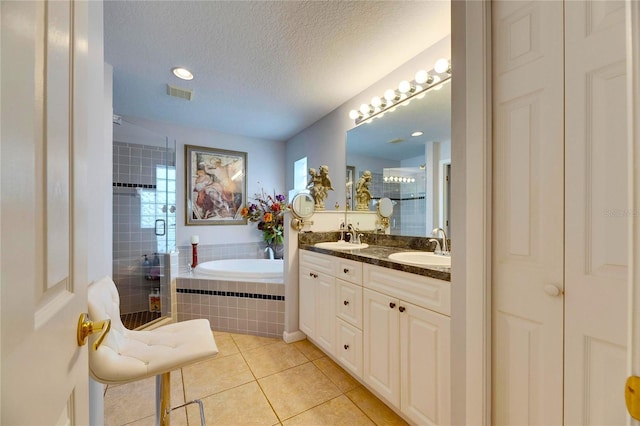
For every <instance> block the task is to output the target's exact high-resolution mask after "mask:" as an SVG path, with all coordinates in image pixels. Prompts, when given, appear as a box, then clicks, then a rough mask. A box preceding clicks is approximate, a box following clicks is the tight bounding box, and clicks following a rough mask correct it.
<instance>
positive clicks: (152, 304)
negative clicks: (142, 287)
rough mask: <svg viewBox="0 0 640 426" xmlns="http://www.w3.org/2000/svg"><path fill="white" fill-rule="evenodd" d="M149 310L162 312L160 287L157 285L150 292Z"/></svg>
mask: <svg viewBox="0 0 640 426" xmlns="http://www.w3.org/2000/svg"><path fill="white" fill-rule="evenodd" d="M149 312H161V305H160V289H159V288H157V287H155V288H153V290H152V291H151V293H150V294H149Z"/></svg>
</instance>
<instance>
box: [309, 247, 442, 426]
mask: <svg viewBox="0 0 640 426" xmlns="http://www.w3.org/2000/svg"><path fill="white" fill-rule="evenodd" d="M300 237H301V238H300V244H299V302H300V318H299V320H300V323H299V324H300V329H301V330H302V331H303V332H304V333H305V334H306V335H307V337H308V338H309V339H310V340H311V341H313V342H314V343H315V344H316V345H317V346H318V347H319V348H320V349H322V350H323V351H324V352H325V353H326V354H328V355H329V356H331V357H332V358H333V359H334V360H335V361H336V362H338V363H339V364H340V365H341V366H342V367H343V368H344V369H345V370H347V371H348V372H350V373H351V374H352V375H353V376H354V377H355V378H357V379H358V380H359V381H360V382H362V383H363V384H365V385H366V386H367V387H368V388H369V389H371V390H372V391H374V392H375V393H376V394H377V395H378V396H379V397H381V398H382V399H383V400H384V401H385V402H386V403H387V404H388V405H389V406H391V407H392V408H393V409H394V410H396V411H397V412H398V413H400V414H402V415H403V416H404V417H405V418H406V419H407V420H409V421H410V422H412V423H415V424H420V425H423V424H428V425H436V424H449V423H450V323H451V318H450V316H451V303H450V294H451V292H450V276H451V275H450V268H448V267H431V266H429V267H421V266H412V265H407V264H403V263H398V262H394V261H392V260H390V259H389V255H390V254H392V253H395V252H401V251H402V252H404V251H407V248H406V247H400V246H398V247H388V246H382V245H374V244H370V245H369V247H367V248H364V249H357V250H331V249H326V248H319V247H316V246H315V245H314V243H313V239H314V237H313V236H310V235H306V236H303V235H300ZM305 238H306V239H307V240H306V241H305ZM316 238H317V237H316Z"/></svg>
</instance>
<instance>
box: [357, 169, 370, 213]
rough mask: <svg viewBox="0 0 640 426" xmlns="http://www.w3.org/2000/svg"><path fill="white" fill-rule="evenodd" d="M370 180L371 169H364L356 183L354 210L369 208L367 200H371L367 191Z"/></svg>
mask: <svg viewBox="0 0 640 426" xmlns="http://www.w3.org/2000/svg"><path fill="white" fill-rule="evenodd" d="M370 181H371V171H369V170H365V171H364V172H363V173H362V176H361V177H360V179H358V183H357V185H356V199H357V200H358V205H357V206H356V210H369V201H371V192H369V182H370Z"/></svg>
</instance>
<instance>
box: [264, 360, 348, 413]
mask: <svg viewBox="0 0 640 426" xmlns="http://www.w3.org/2000/svg"><path fill="white" fill-rule="evenodd" d="M258 383H259V384H260V387H262V390H263V391H264V394H265V395H266V396H267V399H269V402H271V405H272V406H273V408H274V410H275V411H276V413H277V414H278V417H279V418H280V420H284V419H288V418H290V417H293V416H295V415H297V414H300V413H302V412H303V411H306V410H308V409H309V408H312V407H315V406H316V405H320V404H322V403H324V402H326V401H328V400H330V399H332V398H335V397H336V396H338V395H340V390H339V389H338V388H337V387H336V385H334V384H333V383H332V382H331V380H329V378H328V377H327V376H325V375H324V374H323V373H322V372H321V371H320V370H319V369H318V368H317V367H316V366H315V365H313V364H312V363H310V362H308V363H306V364H302V365H299V366H297V367H294V368H290V369H288V370H285V371H283V372H281V373H277V374H273V375H271V376H268V377H265V378H263V379H259V380H258Z"/></svg>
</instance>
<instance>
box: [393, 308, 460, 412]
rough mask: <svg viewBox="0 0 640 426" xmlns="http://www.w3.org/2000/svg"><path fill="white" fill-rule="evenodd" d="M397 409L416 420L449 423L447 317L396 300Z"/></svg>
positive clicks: (449, 321)
mask: <svg viewBox="0 0 640 426" xmlns="http://www.w3.org/2000/svg"><path fill="white" fill-rule="evenodd" d="M398 311H399V312H400V382H401V386H402V387H401V392H400V394H401V401H400V410H401V411H402V412H403V413H404V414H405V415H407V416H408V417H409V418H410V419H411V420H413V421H414V422H415V423H417V424H421V425H422V424H440V425H446V424H449V423H450V397H449V393H450V361H449V355H450V340H449V329H450V323H451V319H450V318H449V317H447V316H445V315H441V314H438V313H436V312H433V311H429V310H427V309H423V308H420V307H418V306H415V305H412V304H410V303H406V302H404V301H400V306H399V307H398Z"/></svg>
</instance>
